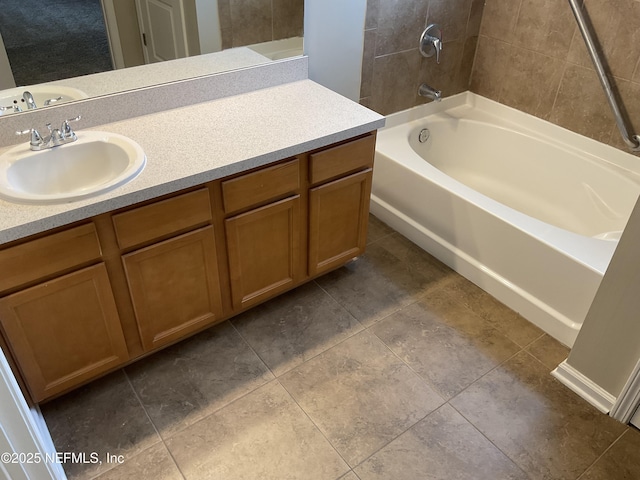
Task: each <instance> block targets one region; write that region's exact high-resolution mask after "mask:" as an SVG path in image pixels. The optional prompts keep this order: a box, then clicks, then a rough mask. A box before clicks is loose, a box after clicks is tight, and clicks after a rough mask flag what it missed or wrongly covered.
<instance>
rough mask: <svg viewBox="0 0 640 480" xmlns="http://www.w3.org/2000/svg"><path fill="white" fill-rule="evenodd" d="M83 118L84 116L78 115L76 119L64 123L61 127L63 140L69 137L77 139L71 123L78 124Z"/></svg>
mask: <svg viewBox="0 0 640 480" xmlns="http://www.w3.org/2000/svg"><path fill="white" fill-rule="evenodd" d="M81 118H82V115H78V116H77V117H74V118H69V119H67V120H65V121H64V122H62V126H61V127H60V132H61V133H62V136H63V138H68V137H71V138H73V137H75V136H76V134H75V132H74V131H73V129H72V128H71V125H69V123H70V122H77V121H79V120H80V119H81Z"/></svg>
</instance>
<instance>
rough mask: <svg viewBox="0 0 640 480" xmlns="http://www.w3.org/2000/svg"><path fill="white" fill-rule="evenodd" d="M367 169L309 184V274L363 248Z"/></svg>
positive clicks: (326, 268)
mask: <svg viewBox="0 0 640 480" xmlns="http://www.w3.org/2000/svg"><path fill="white" fill-rule="evenodd" d="M371 172H372V170H371V169H367V170H365V171H363V172H360V173H356V174H354V175H350V176H348V177H344V178H341V179H340V180H336V181H333V182H330V183H327V184H325V185H322V186H320V187H316V188H312V189H311V191H310V195H309V274H310V275H317V274H319V273H322V272H324V271H328V270H331V269H332V268H335V267H337V266H339V265H340V264H342V263H344V262H345V261H347V260H349V259H350V258H353V257H356V256H358V255H360V254H361V253H362V252H364V249H365V245H366V241H367V225H368V214H369V197H370V195H371Z"/></svg>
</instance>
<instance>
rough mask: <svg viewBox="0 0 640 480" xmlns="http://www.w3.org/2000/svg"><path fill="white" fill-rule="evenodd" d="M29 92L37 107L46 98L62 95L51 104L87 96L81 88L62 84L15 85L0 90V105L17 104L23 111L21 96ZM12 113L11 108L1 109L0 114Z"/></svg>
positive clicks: (41, 104)
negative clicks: (14, 86)
mask: <svg viewBox="0 0 640 480" xmlns="http://www.w3.org/2000/svg"><path fill="white" fill-rule="evenodd" d="M27 91H28V92H31V95H33V100H34V101H35V102H36V106H37V107H38V108H42V107H44V103H45V102H46V101H47V100H50V99H55V98H58V97H62V98H61V99H60V100H57V101H56V102H54V103H52V105H58V104H60V103H64V102H70V101H72V100H81V99H83V98H87V97H88V95H87V94H86V93H84V92H83V91H82V90H78V89H77V88H72V87H65V86H63V85H48V84H43V85H32V86H28V87H16V88H10V89H8V90H0V107H10V106H11V105H19V106H20V108H21V109H22V111H23V112H26V111H27V103H26V102H25V101H24V99H23V98H22V95H23V94H24V92H27ZM10 113H14V112H13V111H11V110H7V111H2V110H0V115H7V114H10Z"/></svg>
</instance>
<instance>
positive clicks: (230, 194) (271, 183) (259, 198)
mask: <svg viewBox="0 0 640 480" xmlns="http://www.w3.org/2000/svg"><path fill="white" fill-rule="evenodd" d="M299 188H300V165H299V161H298V160H291V161H290V162H286V163H281V164H279V165H274V166H273V167H267V168H263V169H262V170H258V171H257V172H253V173H247V174H246V175H242V176H241V177H236V178H233V179H231V180H226V181H224V182H222V198H223V201H224V211H225V212H226V213H231V212H235V211H238V210H241V209H243V208H247V207H251V206H253V205H258V204H260V203H263V202H266V201H269V200H273V199H277V198H278V197H282V196H284V195H287V194H290V193H295V191H296V190H298V189H299Z"/></svg>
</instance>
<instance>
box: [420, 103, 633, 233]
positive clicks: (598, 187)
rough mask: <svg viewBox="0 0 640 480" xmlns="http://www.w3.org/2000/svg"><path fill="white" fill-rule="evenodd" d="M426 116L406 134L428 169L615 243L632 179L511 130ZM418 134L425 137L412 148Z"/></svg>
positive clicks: (630, 205) (549, 220)
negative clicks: (423, 132)
mask: <svg viewBox="0 0 640 480" xmlns="http://www.w3.org/2000/svg"><path fill="white" fill-rule="evenodd" d="M434 117H437V118H429V119H428V120H425V121H424V123H423V124H422V125H417V126H415V127H414V128H413V130H412V131H411V133H410V145H411V146H412V147H413V150H414V151H416V152H417V153H418V154H419V155H420V156H421V157H422V158H423V159H424V160H425V161H428V162H429V163H431V164H432V165H433V166H434V167H436V168H438V169H439V170H441V171H442V172H444V173H445V174H447V175H448V176H450V177H452V178H454V179H456V180H458V181H459V182H461V183H463V184H465V185H467V186H468V187H470V188H472V189H474V190H476V191H478V192H480V193H482V194H484V195H486V196H488V197H489V198H492V199H494V200H496V201H498V202H500V203H502V204H504V205H508V206H510V207H512V208H514V209H516V210H518V211H520V212H522V213H525V214H526V215H529V216H531V217H533V218H537V219H539V220H541V221H543V222H546V223H549V224H551V225H555V226H557V227H559V228H562V229H565V230H569V231H572V232H574V233H577V234H580V235H585V236H588V237H595V238H604V239H616V238H619V235H620V233H621V232H622V230H623V229H624V226H625V224H626V222H627V220H628V218H629V216H630V215H631V211H632V209H633V206H634V205H635V202H636V200H637V198H638V193H639V191H640V176H639V175H638V174H637V173H635V172H625V173H623V172H621V171H619V170H613V169H612V168H610V167H609V166H608V165H607V164H605V163H603V162H602V161H598V160H597V159H593V158H590V157H585V156H584V155H578V154H577V152H574V151H570V150H566V149H564V148H562V147H559V146H558V145H557V144H553V143H551V142H549V141H545V140H540V139H537V138H534V137H533V136H531V135H527V134H524V133H521V132H517V131H514V130H511V129H505V128H503V127H497V126H495V125H491V124H487V123H481V122H478V121H475V120H466V119H465V120H460V119H452V118H451V117H448V116H446V114H440V115H437V116H434ZM424 129H428V130H429V132H430V136H429V138H428V140H427V141H426V142H424V143H420V142H419V141H418V140H417V139H418V138H419V136H420V132H421V131H423V130H424ZM452 138H456V139H457V141H455V142H451V141H450V139H452ZM496 146H498V147H497V148H496ZM558 153H561V154H562V156H561V157H560V158H559V155H558Z"/></svg>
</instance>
